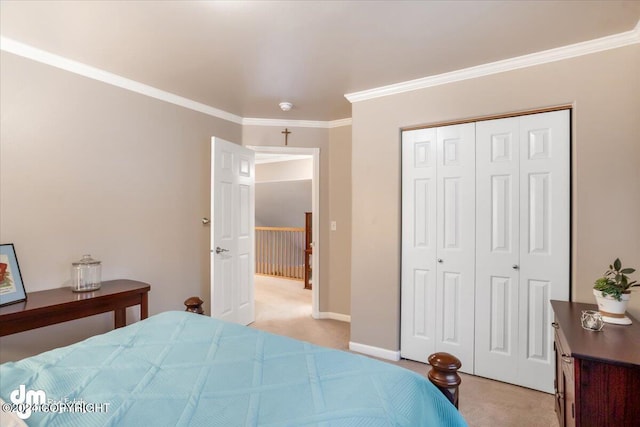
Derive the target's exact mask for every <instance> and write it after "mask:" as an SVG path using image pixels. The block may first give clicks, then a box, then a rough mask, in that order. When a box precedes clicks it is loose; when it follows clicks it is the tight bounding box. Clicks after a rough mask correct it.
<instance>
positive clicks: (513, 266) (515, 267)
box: [511, 264, 520, 270]
mask: <svg viewBox="0 0 640 427" xmlns="http://www.w3.org/2000/svg"><path fill="white" fill-rule="evenodd" d="M511 268H513V269H514V270H517V269H518V268H520V267H518V264H513V265H512V266H511Z"/></svg>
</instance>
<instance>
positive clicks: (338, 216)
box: [242, 126, 351, 315]
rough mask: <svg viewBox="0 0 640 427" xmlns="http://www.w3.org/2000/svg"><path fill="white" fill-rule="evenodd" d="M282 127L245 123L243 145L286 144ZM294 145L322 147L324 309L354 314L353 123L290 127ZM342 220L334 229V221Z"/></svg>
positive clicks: (290, 136)
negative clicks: (352, 264)
mask: <svg viewBox="0 0 640 427" xmlns="http://www.w3.org/2000/svg"><path fill="white" fill-rule="evenodd" d="M281 130H282V129H281V128H280V127H275V126H274V127H269V126H244V127H243V134H242V143H243V145H248V146H253V145H255V146H272V147H282V146H283V145H284V144H283V135H282V134H281V133H280V132H281ZM290 130H291V131H292V133H291V134H290V135H289V146H290V147H303V148H319V149H320V184H319V186H320V219H319V223H320V301H319V310H320V312H328V313H338V314H345V315H348V314H349V313H350V311H349V310H350V270H349V268H348V266H349V261H350V254H351V253H350V250H349V241H350V237H351V227H350V225H351V205H350V201H349V193H350V188H349V187H350V186H349V182H350V169H351V162H350V157H351V126H343V127H339V128H334V129H322V128H298V127H293V128H290ZM332 220H334V221H336V222H337V223H338V227H337V230H336V231H330V230H331V228H330V222H331V221H332Z"/></svg>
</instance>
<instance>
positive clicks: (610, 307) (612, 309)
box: [593, 289, 631, 325]
mask: <svg viewBox="0 0 640 427" xmlns="http://www.w3.org/2000/svg"><path fill="white" fill-rule="evenodd" d="M593 295H595V297H596V302H597V303H598V311H600V314H601V315H602V320H604V321H605V322H607V323H615V324H617V325H630V324H631V319H629V318H628V317H627V316H626V315H625V312H626V311H627V305H628V304H629V299H630V298H631V295H630V294H622V298H621V299H620V301H618V300H617V299H615V298H614V297H612V296H611V295H606V296H603V295H602V292H601V291H597V290H595V289H594V290H593Z"/></svg>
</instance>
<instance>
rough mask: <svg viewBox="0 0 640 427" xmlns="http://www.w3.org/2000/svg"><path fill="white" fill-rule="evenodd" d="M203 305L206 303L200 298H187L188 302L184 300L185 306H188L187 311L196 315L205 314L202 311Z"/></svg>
mask: <svg viewBox="0 0 640 427" xmlns="http://www.w3.org/2000/svg"><path fill="white" fill-rule="evenodd" d="M203 303H204V301H202V300H201V299H200V298H198V297H190V298H187V299H186V300H184V305H186V306H187V308H186V309H185V311H190V312H191V313H196V314H204V310H203V309H202V304H203Z"/></svg>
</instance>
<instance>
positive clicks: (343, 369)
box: [0, 311, 466, 427]
mask: <svg viewBox="0 0 640 427" xmlns="http://www.w3.org/2000/svg"><path fill="white" fill-rule="evenodd" d="M21 386H23V387H22V388H21ZM37 391H42V392H44V393H45V394H46V400H47V402H48V404H49V407H48V408H45V410H48V412H43V411H31V413H28V412H27V411H28V410H29V409H30V408H27V407H25V406H24V405H23V406H22V407H20V408H17V407H16V406H15V405H13V406H14V407H13V408H11V409H14V410H15V409H19V410H21V411H22V412H21V417H22V418H26V419H24V421H25V422H26V423H27V425H42V426H52V427H53V426H83V427H84V426H136V427H137V426H200V425H202V426H225V427H226V426H310V425H319V426H465V425H466V423H465V421H464V420H463V418H462V417H461V416H460V414H459V413H458V411H457V410H456V408H455V407H454V406H453V405H452V404H451V402H449V400H447V398H446V397H445V396H444V395H443V394H442V393H441V392H440V391H439V390H438V389H437V388H436V387H435V386H434V385H433V384H431V383H430V382H429V381H428V380H427V379H426V378H424V377H422V376H421V375H418V374H416V373H414V372H411V371H408V370H406V369H403V368H401V367H398V366H395V365H392V364H389V363H385V362H381V361H377V360H373V359H371V358H368V357H365V356H360V355H356V354H351V353H347V352H343V351H338V350H332V349H327V348H323V347H319V346H316V345H313V344H310V343H306V342H302V341H298V340H294V339H291V338H287V337H283V336H279V335H274V334H270V333H267V332H263V331H258V330H255V329H252V328H248V327H245V326H240V325H236V324H231V323H227V322H223V321H220V320H217V319H213V318H210V317H207V316H201V315H197V314H193V313H189V312H179V311H171V312H165V313H160V314H157V315H155V316H152V317H149V318H148V319H145V320H142V321H140V322H137V323H134V324H132V325H129V326H127V327H124V328H120V329H115V330H113V331H110V332H108V333H105V334H102V335H98V336H94V337H91V338H89V339H87V340H85V341H82V342H79V343H76V344H73V345H71V346H68V347H62V348H58V349H55V350H52V351H48V352H45V353H42V354H40V355H37V356H33V357H30V358H27V359H23V360H20V361H17V362H9V363H4V364H2V365H0V397H1V398H2V400H3V401H4V402H6V403H4V404H3V407H2V412H0V415H1V416H2V417H3V418H4V420H3V423H4V422H5V421H7V420H8V414H7V409H9V408H10V405H12V402H15V401H20V399H23V401H24V400H25V399H24V398H25V396H26V397H28V398H29V399H26V400H27V403H28V402H29V401H34V402H36V403H38V402H39V401H38V400H37V399H40V398H41V397H43V396H39V395H36V394H35V393H36V392H37ZM29 392H31V395H29ZM12 393H13V398H14V400H13V401H12V399H11V398H12ZM56 405H57V406H56ZM62 407H64V409H62ZM40 409H41V410H42V407H41V408H40ZM13 415H14V416H15V415H16V413H15V412H14V413H13ZM26 415H28V417H26ZM6 424H9V422H8V421H7V422H6Z"/></svg>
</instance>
